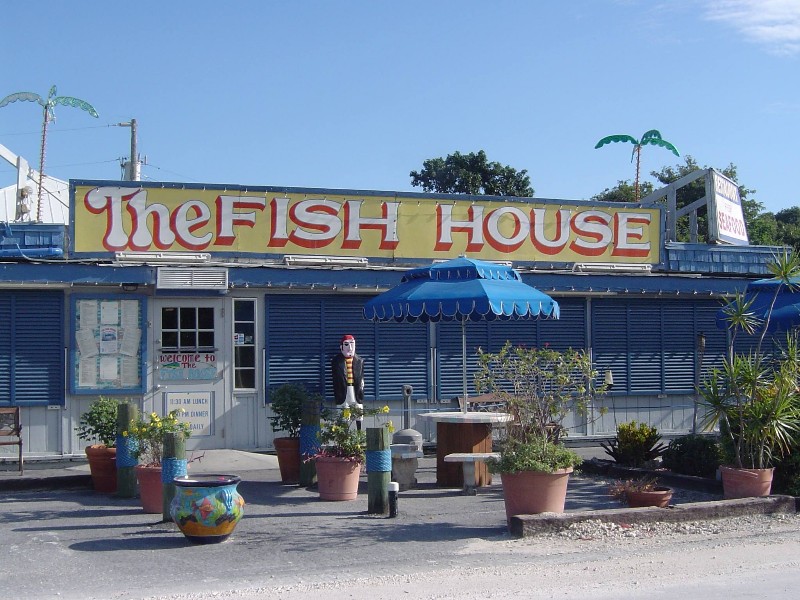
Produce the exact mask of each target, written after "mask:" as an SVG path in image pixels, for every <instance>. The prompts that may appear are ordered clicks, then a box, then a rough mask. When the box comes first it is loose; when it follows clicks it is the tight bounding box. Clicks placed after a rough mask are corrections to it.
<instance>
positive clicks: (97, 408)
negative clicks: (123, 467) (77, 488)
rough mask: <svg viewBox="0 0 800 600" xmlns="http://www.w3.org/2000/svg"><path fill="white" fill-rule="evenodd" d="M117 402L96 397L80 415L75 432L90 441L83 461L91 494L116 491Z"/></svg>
mask: <svg viewBox="0 0 800 600" xmlns="http://www.w3.org/2000/svg"><path fill="white" fill-rule="evenodd" d="M118 406H119V401H118V400H115V399H114V398H109V397H107V396H100V397H99V398H98V399H97V400H95V401H94V402H92V404H91V406H89V410H87V411H86V412H85V413H83V414H82V415H81V419H80V422H79V423H78V427H76V428H75V431H76V432H77V434H78V438H79V439H81V440H85V441H89V442H93V443H92V444H90V445H89V446H87V447H86V449H85V452H86V458H87V459H88V460H89V470H90V472H91V475H92V486H93V487H94V489H95V491H98V492H103V493H109V494H111V493H114V492H116V491H117V463H116V458H117V449H116V446H117V407H118Z"/></svg>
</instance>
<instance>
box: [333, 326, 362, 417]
mask: <svg viewBox="0 0 800 600" xmlns="http://www.w3.org/2000/svg"><path fill="white" fill-rule="evenodd" d="M331 375H332V376H333V397H334V398H335V400H336V408H350V407H353V406H355V407H356V408H357V409H359V411H361V410H363V409H364V359H362V358H361V357H360V356H358V355H357V354H356V339H355V338H354V337H353V336H352V335H345V336H344V337H342V340H341V342H340V343H339V353H338V354H337V355H336V356H334V357H333V358H332V359H331ZM363 420H364V417H363V415H361V416H359V417H358V419H357V420H356V427H357V428H358V429H359V430H360V429H361V421H363Z"/></svg>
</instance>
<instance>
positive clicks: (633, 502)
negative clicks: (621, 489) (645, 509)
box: [625, 486, 672, 508]
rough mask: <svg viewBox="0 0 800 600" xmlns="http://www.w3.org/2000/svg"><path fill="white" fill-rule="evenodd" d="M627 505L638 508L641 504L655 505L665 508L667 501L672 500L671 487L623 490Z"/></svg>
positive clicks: (667, 504)
mask: <svg viewBox="0 0 800 600" xmlns="http://www.w3.org/2000/svg"><path fill="white" fill-rule="evenodd" d="M625 497H626V498H627V500H628V506H630V507H631V508H640V507H642V506H656V507H658V508H667V507H668V506H669V501H670V500H672V488H668V487H661V486H656V487H655V488H654V489H652V490H649V491H640V490H628V491H626V492H625Z"/></svg>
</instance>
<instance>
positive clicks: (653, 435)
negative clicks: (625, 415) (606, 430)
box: [600, 421, 666, 467]
mask: <svg viewBox="0 0 800 600" xmlns="http://www.w3.org/2000/svg"><path fill="white" fill-rule="evenodd" d="M660 441H661V436H660V435H659V434H658V429H656V428H655V427H652V426H650V425H648V424H647V423H637V422H636V421H631V422H630V423H621V424H620V425H617V437H615V438H613V439H611V440H609V441H608V443H607V444H606V443H604V442H600V445H601V446H602V447H603V450H605V452H606V454H608V455H609V456H611V458H613V459H614V460H615V461H616V462H617V463H618V464H620V465H623V466H626V467H642V466H644V465H645V464H646V463H648V462H650V461H651V460H655V459H656V458H658V457H659V456H661V454H662V453H663V452H664V450H665V449H666V446H665V445H664V444H661V443H659V442H660Z"/></svg>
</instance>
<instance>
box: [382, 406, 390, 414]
mask: <svg viewBox="0 0 800 600" xmlns="http://www.w3.org/2000/svg"><path fill="white" fill-rule="evenodd" d="M381 412H382V413H383V414H386V413H388V412H389V407H388V406H384V407H383V408H382V409H381Z"/></svg>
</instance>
